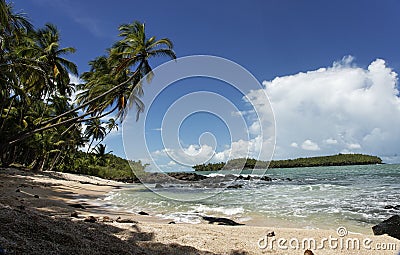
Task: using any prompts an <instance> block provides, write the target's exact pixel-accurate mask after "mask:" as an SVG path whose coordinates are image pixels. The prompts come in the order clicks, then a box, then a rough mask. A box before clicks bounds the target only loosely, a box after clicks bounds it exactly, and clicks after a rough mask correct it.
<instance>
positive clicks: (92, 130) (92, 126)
mask: <svg viewBox="0 0 400 255" xmlns="http://www.w3.org/2000/svg"><path fill="white" fill-rule="evenodd" d="M105 135H106V128H105V127H104V126H103V125H102V123H101V121H100V120H99V119H94V120H90V121H88V122H87V126H86V130H85V136H86V137H87V138H90V137H91V138H92V139H91V141H90V144H89V148H88V150H87V152H89V151H90V148H91V146H92V144H93V142H94V141H95V140H103V139H104V137H105Z"/></svg>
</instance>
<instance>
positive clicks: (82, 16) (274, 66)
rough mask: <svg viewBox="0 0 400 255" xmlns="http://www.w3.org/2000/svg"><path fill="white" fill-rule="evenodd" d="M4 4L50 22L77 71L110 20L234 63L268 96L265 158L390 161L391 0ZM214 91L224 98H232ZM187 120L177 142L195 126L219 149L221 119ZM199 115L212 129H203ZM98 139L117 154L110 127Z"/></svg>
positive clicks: (395, 148)
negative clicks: (270, 135) (346, 155)
mask: <svg viewBox="0 0 400 255" xmlns="http://www.w3.org/2000/svg"><path fill="white" fill-rule="evenodd" d="M14 5H15V10H17V11H20V10H22V11H23V12H26V13H28V15H29V17H30V19H31V21H32V22H33V24H34V25H35V26H36V27H41V26H43V25H44V24H45V23H46V22H51V23H54V24H56V25H57V26H58V28H59V29H60V31H61V35H62V43H63V45H64V46H73V47H75V48H76V49H77V52H76V53H75V54H73V55H71V56H70V57H69V58H70V59H71V60H72V61H74V62H75V63H76V64H77V65H78V67H79V71H80V72H81V73H82V72H84V71H87V70H88V65H87V63H88V61H90V60H92V59H94V58H95V57H97V56H99V55H103V54H104V53H105V49H106V48H107V47H110V46H111V45H112V43H113V42H115V41H116V40H117V39H118V37H117V34H118V31H117V27H118V25H120V24H122V23H129V22H131V21H133V20H139V21H142V22H145V23H146V29H147V33H148V35H155V36H157V37H158V38H161V37H168V38H170V39H171V40H172V41H173V42H174V45H175V47H174V49H175V51H176V53H177V56H178V57H183V56H188V55H195V54H209V55H215V56H219V57H223V58H226V59H229V60H232V61H234V62H236V63H238V64H240V65H242V66H243V67H244V68H246V69H247V70H249V71H250V72H251V73H252V74H253V75H254V76H255V78H256V79H257V80H259V82H260V83H263V84H264V85H265V86H266V88H265V92H266V93H267V94H268V96H269V98H270V100H271V103H272V107H273V110H274V113H275V118H276V121H277V125H276V142H277V144H276V145H277V148H276V151H275V156H274V157H275V158H288V157H297V156H313V155H323V154H331V153H339V152H361V153H373V154H378V155H380V156H382V157H383V158H385V160H386V161H387V162H399V160H398V156H399V155H398V154H400V146H399V145H396V143H397V144H400V134H399V131H398V130H399V128H397V129H396V125H397V124H400V123H399V122H398V121H397V119H400V114H399V113H400V108H399V107H400V106H399V103H398V101H397V100H398V97H397V95H398V94H397V93H398V91H396V88H398V82H397V77H396V75H395V74H397V73H398V72H399V71H400V58H399V57H400V54H399V45H400V35H399V33H397V32H396V31H397V30H398V28H399V27H400V20H399V19H398V10H400V2H399V1H396V0H385V1H378V0H374V1H372V0H359V1H358V0H354V1H342V0H335V1H320V0H314V1H311V0H310V1H294V0H292V1H289V0H280V1H276V0H275V1H150V2H146V1H132V0H129V1H127V0H123V1H122V0H121V1H115V2H110V1H94V0H86V1H80V0H79V1H78V0H70V1H67V0H30V1H15V3H14ZM349 56H350V57H349ZM164 61H166V59H160V60H157V61H155V62H153V66H154V67H155V66H157V65H159V64H161V63H162V62H164ZM323 68H324V69H323ZM318 70H319V71H318ZM213 82H214V83H218V82H217V81H213ZM182 83H190V81H183V82H182ZM205 83H208V84H209V83H212V82H207V81H205V80H202V81H192V84H200V85H198V86H200V87H201V86H202V85H201V84H205ZM324 83H326V85H324ZM310 84H311V85H310ZM328 85H329V86H330V87H329V88H328V89H327V88H326V87H324V86H328ZM310 86H312V87H310ZM216 87H218V86H216ZM330 89H332V90H330ZM216 90H218V89H216ZM178 91H180V92H181V93H187V92H190V89H188V90H182V89H180V88H175V89H174V88H173V87H172V88H171V89H170V92H169V95H170V96H168V95H167V96H165V98H164V99H162V100H161V101H160V105H162V104H163V103H164V104H166V102H168V100H171V98H176V97H171V95H176V94H177V92H178ZM294 91H296V94H294ZM305 91H307V93H306V92H305ZM326 91H330V94H329V95H325V94H324V93H326ZM363 91H364V92H365V93H362V92H363ZM145 93H146V90H145ZM224 93H225V95H227V97H228V98H230V100H232V101H234V102H239V101H240V99H241V97H240V96H237V95H235V93H234V92H232V93H231V92H229V91H228V92H224ZM282 95H287V96H286V97H285V96H282ZM253 96H254V98H255V99H256V100H257V99H259V98H258V97H257V95H256V93H254V94H253ZM317 99H321V100H322V99H323V100H322V101H321V100H317ZM384 102H386V103H384ZM237 105H238V107H239V108H243V109H240V110H241V111H242V110H244V108H246V105H245V104H243V103H242V104H241V103H237ZM369 107H371V108H369ZM366 109H368V112H365V110H366ZM358 110H359V111H358ZM389 113H390V114H389ZM289 116H290V118H289ZM369 117H371V119H368V118H369ZM358 118H359V119H358ZM366 118H367V119H366ZM346 120H347V121H346ZM158 121H159V120H158ZM190 121H193V125H194V126H196V127H200V128H198V129H196V130H193V136H191V132H190V131H187V132H184V131H182V141H183V145H184V146H190V145H191V144H195V143H196V142H197V140H198V134H199V133H201V132H202V131H203V132H205V131H210V132H211V131H213V132H215V135H216V138H218V139H220V140H221V143H220V145H219V146H220V147H219V150H222V149H221V148H222V147H224V146H226V145H227V138H226V134H225V133H224V132H225V131H224V130H225V129H226V128H224V127H223V126H224V125H222V124H221V123H219V122H218V120H217V119H215V118H214V117H212V116H209V117H207V116H203V115H201V114H199V115H198V116H197V119H196V118H192V120H190V119H188V122H187V123H186V124H185V125H186V126H185V125H183V127H182V129H183V130H184V129H186V130H190V127H191V126H190V125H189V124H190ZM291 121H296V123H293V122H291ZM156 122H157V120H155V123H156ZM202 123H203V124H202ZM204 123H211V124H208V127H210V126H213V127H215V126H218V125H219V124H221V128H219V129H218V128H217V129H214V130H208V129H209V128H207V125H205V124H204ZM218 123H219V124H218ZM249 124H250V125H251V123H249ZM188 127H189V128H188ZM294 127H296V128H294ZM397 127H398V125H397ZM156 128H159V127H155V129H156ZM310 130H312V131H313V132H310ZM218 139H217V140H218ZM153 143H154V144H156V143H157V142H156V141H153ZM107 145H108V147H109V148H110V149H111V150H113V151H114V152H115V153H116V154H118V155H121V156H122V155H123V154H124V153H123V149H122V146H121V142H120V135H119V133H116V134H114V135H113V137H110V138H108V139H107ZM221 146H222V147H221ZM156 147H157V146H155V147H154V150H157V149H161V148H156ZM373 148H375V149H373ZM219 152H220V151H219ZM168 163H171V162H168ZM170 165H171V166H173V163H171V164H170Z"/></svg>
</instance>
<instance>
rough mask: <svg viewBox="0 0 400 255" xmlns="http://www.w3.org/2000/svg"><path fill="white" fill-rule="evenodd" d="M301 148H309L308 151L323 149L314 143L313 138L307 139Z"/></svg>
mask: <svg viewBox="0 0 400 255" xmlns="http://www.w3.org/2000/svg"><path fill="white" fill-rule="evenodd" d="M301 148H302V149H303V150H307V151H319V150H320V149H321V148H319V146H318V144H316V143H314V142H313V141H311V140H305V141H304V142H303V143H302V144H301Z"/></svg>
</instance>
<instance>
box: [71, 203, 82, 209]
mask: <svg viewBox="0 0 400 255" xmlns="http://www.w3.org/2000/svg"><path fill="white" fill-rule="evenodd" d="M68 206H71V207H73V208H79V209H85V207H84V206H83V205H81V204H69V205H68Z"/></svg>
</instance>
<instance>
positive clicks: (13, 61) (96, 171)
mask: <svg viewBox="0 0 400 255" xmlns="http://www.w3.org/2000/svg"><path fill="white" fill-rule="evenodd" d="M119 31H120V34H119V36H120V40H118V41H117V42H115V43H114V45H113V46H112V47H111V48H110V49H109V50H108V55H107V56H102V57H98V58H96V59H95V60H94V61H91V62H90V63H89V65H90V66H91V70H90V71H88V72H85V73H83V74H82V75H81V79H82V80H83V81H84V84H71V81H70V77H69V74H73V75H78V68H77V66H76V65H75V64H74V63H73V62H71V61H69V60H68V59H67V58H66V57H67V56H68V55H69V54H72V53H74V52H75V49H74V48H72V47H62V45H61V35H60V33H59V31H58V29H57V27H56V26H55V25H53V24H50V23H49V24H46V25H45V26H44V27H43V28H39V29H34V28H33V26H32V25H31V24H30V23H29V21H28V19H27V17H26V16H25V15H24V14H20V13H15V12H14V11H13V8H12V4H10V3H7V2H6V1H5V0H0V99H1V100H0V165H4V166H8V165H10V164H15V165H21V166H25V167H30V168H31V169H33V170H37V171H39V170H44V169H49V170H54V169H55V170H60V171H70V172H74V171H75V172H78V173H85V174H92V175H97V176H101V177H105V178H125V177H133V173H132V171H131V168H130V167H129V164H131V165H133V166H134V168H135V169H137V172H138V173H142V172H143V166H142V164H141V163H140V162H127V161H124V160H122V159H120V158H117V157H115V156H113V155H111V154H110V153H109V152H106V147H105V146H104V145H102V144H101V142H102V141H103V140H104V138H105V137H106V136H107V135H108V134H110V132H111V131H112V130H115V129H118V124H117V123H116V121H115V119H114V118H111V119H109V121H107V122H104V121H102V119H103V118H104V117H105V116H108V115H110V114H115V116H114V117H115V118H119V119H120V120H121V122H122V120H123V117H124V116H123V115H124V113H125V112H126V109H127V108H128V107H132V106H136V107H137V110H138V113H140V112H141V111H142V110H143V107H144V105H143V103H142V102H141V101H140V99H139V97H140V96H142V95H143V89H142V86H141V85H142V84H141V83H140V82H139V81H140V79H141V78H143V77H144V76H145V75H147V74H151V72H152V69H151V66H150V63H149V60H150V59H151V58H155V57H160V56H164V57H165V56H166V57H168V58H176V56H175V53H174V51H173V50H172V42H171V41H170V40H169V39H167V38H163V39H159V40H156V39H155V37H154V36H153V37H147V36H146V34H145V26H144V24H143V23H140V22H137V21H135V22H133V23H131V24H126V25H122V26H120V27H119ZM150 76H151V75H150ZM150 76H149V77H150ZM76 90H81V93H79V96H78V97H77V99H76V100H73V99H72V98H71V95H72V93H73V92H74V91H76ZM132 92H133V93H134V95H136V97H132V98H133V99H132V100H131V98H130V97H129V95H130V94H131V93H132ZM72 101H75V102H72ZM82 122H85V123H86V126H87V129H86V130H83V128H82V124H81V123H82ZM88 144H89V149H88V152H90V153H88V154H85V153H83V152H80V151H79V148H82V147H83V146H85V145H88ZM92 145H93V147H92ZM94 152H95V153H94Z"/></svg>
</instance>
